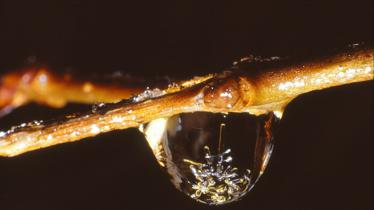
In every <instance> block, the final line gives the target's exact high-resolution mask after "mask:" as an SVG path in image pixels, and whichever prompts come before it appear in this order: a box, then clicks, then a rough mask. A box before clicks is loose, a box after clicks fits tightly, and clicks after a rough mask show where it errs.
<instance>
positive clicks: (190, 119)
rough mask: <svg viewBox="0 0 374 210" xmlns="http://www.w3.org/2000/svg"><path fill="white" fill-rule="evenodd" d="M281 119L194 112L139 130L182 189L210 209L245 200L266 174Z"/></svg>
mask: <svg viewBox="0 0 374 210" xmlns="http://www.w3.org/2000/svg"><path fill="white" fill-rule="evenodd" d="M278 122H279V118H277V117H276V115H274V114H273V113H268V114H265V115H261V116H254V115H250V114H248V113H230V114H227V115H223V114H219V113H218V114H217V113H209V112H195V113H186V114H179V115H175V116H173V117H170V118H168V119H164V118H162V119H157V120H154V121H151V122H150V123H148V124H145V125H142V126H141V127H140V130H141V131H142V132H143V133H144V134H145V137H146V139H147V141H148V143H149V145H150V147H151V149H152V151H153V153H154V155H155V157H156V159H157V161H158V163H159V164H160V165H161V167H163V168H164V170H165V171H166V172H167V173H168V175H169V176H170V179H171V182H172V183H173V184H174V185H175V187H176V188H177V189H179V190H180V191H182V192H184V193H186V194H187V195H188V196H190V197H191V198H193V199H195V200H197V201H199V202H202V203H206V204H210V205H219V204H225V203H229V202H232V201H235V200H238V199H240V198H241V197H242V196H244V195H245V194H246V193H248V192H249V190H251V189H252V187H253V186H254V184H255V183H256V182H257V180H258V179H259V178H260V176H261V175H262V173H263V172H264V170H265V168H266V165H267V163H268V161H269V158H270V156H271V152H272V149H273V132H274V128H275V127H276V125H277V124H278Z"/></svg>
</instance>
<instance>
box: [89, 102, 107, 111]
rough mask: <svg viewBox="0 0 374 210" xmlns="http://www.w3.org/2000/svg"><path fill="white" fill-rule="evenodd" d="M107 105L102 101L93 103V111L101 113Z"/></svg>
mask: <svg viewBox="0 0 374 210" xmlns="http://www.w3.org/2000/svg"><path fill="white" fill-rule="evenodd" d="M105 106H106V104H105V103H102V102H100V103H95V104H93V105H92V109H91V111H92V113H101V112H102V111H103V110H104V108H105ZM102 114H103V113H102Z"/></svg>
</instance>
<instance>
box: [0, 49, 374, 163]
mask: <svg viewBox="0 0 374 210" xmlns="http://www.w3.org/2000/svg"><path fill="white" fill-rule="evenodd" d="M373 59H374V53H373V50H372V49H361V50H357V49H356V50H355V49H351V50H350V51H349V52H345V53H340V54H337V55H334V56H330V57H327V58H322V59H317V60H313V61H309V62H303V63H298V64H292V65H288V66H284V67H272V68H267V69H261V70H260V71H255V72H241V73H236V72H231V71H226V72H223V73H221V74H215V75H207V76H205V77H197V78H194V79H192V80H189V81H186V82H180V83H178V85H175V86H171V87H169V88H166V89H164V90H158V89H157V90H147V91H146V92H143V93H141V94H140V95H138V96H136V97H133V98H130V99H127V100H124V101H121V102H119V103H115V104H103V106H102V107H98V109H96V110H94V111H92V112H89V113H87V114H85V115H73V116H69V117H66V119H64V120H61V121H56V122H52V123H48V124H43V123H39V122H34V123H30V124H24V125H23V126H19V127H15V128H13V129H11V130H9V131H7V132H1V133H0V136H1V137H0V156H15V155H19V154H22V153H24V152H27V151H31V150H36V149H39V148H44V147H48V146H52V145H55V144H60V143H65V142H71V141H77V140H80V139H83V138H87V137H91V136H95V135H97V134H99V133H104V132H109V131H112V130H117V129H126V128H129V127H137V126H139V125H141V124H143V123H146V122H149V121H151V120H154V119H157V118H167V117H170V116H173V115H176V114H179V113H186V112H196V111H204V112H222V113H227V112H249V113H251V114H254V115H259V114H262V113H266V112H269V111H275V113H276V114H277V115H278V116H281V115H282V113H283V110H284V107H285V106H286V105H287V104H288V103H289V102H290V101H291V100H292V99H294V98H295V97H296V96H298V95H300V94H303V93H306V92H310V91H313V90H319V89H324V88H328V87H333V86H338V85H344V84H350V83H354V82H361V81H367V80H373V70H374V65H373ZM36 78H38V80H40V76H39V77H36ZM42 80H43V79H42ZM55 82H56V81H54V82H53V83H51V86H48V88H46V89H44V88H43V87H40V88H36V89H33V91H31V92H32V94H30V93H29V92H27V93H26V96H25V97H26V98H27V99H28V100H30V98H32V99H33V100H37V101H38V100H39V99H40V97H41V96H43V97H49V95H50V94H52V93H54V94H56V96H64V97H62V98H64V100H61V101H64V103H66V102H67V101H75V100H77V98H75V97H71V96H69V94H67V93H68V92H69V93H71V94H75V96H77V97H78V96H82V95H84V94H82V92H81V90H79V91H78V90H77V89H76V88H78V89H81V88H82V86H81V84H77V86H78V87H75V86H74V85H73V86H70V84H69V85H68V86H67V87H65V86H62V85H63V83H62V84H61V86H58V88H55V89H53V88H51V87H54V84H55ZM57 83H58V82H57ZM69 86H70V87H69ZM51 89H53V91H50V90H51ZM35 90H36V91H35ZM108 90H109V89H108ZM43 91H46V93H45V95H43V94H40V95H38V94H34V93H43ZM60 91H62V93H61V92H60ZM119 91H120V92H121V90H120V89H119ZM137 91H139V90H138V89H136V90H135V91H134V92H137ZM78 92H79V94H76V93H78ZM100 93H102V94H100ZM122 93H123V95H121V97H123V98H128V97H129V95H130V94H129V89H123V90H122ZM28 94H30V95H32V97H30V96H29V95H28ZM93 95H94V97H97V99H98V100H99V99H100V100H103V101H106V102H108V101H111V100H116V99H112V98H111V96H112V95H113V94H111V93H110V91H107V89H106V88H103V90H102V92H100V91H99V92H95V93H94V94H93ZM99 95H100V97H99ZM10 98H12V97H10ZM78 98H79V97H78ZM117 99H118V98H117ZM1 100H3V99H2V97H0V101H1ZM16 101H17V100H16ZM46 101H47V103H48V100H46ZM52 101H53V100H52ZM78 102H79V100H78ZM80 102H84V101H80ZM89 102H91V101H89ZM52 104H53V102H52Z"/></svg>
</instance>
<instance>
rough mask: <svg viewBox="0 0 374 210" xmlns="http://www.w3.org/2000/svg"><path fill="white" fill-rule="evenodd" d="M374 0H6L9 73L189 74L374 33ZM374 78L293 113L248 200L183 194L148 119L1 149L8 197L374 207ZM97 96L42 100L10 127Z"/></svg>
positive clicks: (311, 100) (3, 54)
mask: <svg viewBox="0 0 374 210" xmlns="http://www.w3.org/2000/svg"><path fill="white" fill-rule="evenodd" d="M373 9H374V5H373V1H371V0H355V1H341V0H339V1H338V0H336V1H326V0H319V1H305V2H304V1H292V0H286V1H238V2H237V1H232V2H229V1H226V2H225V3H222V2H220V1H209V2H208V1H176V2H164V1H162V2H158V1H149V2H145V1H138V2H137V3H133V2H132V3H130V2H126V1H118V2H115V1H79V0H76V1H71V0H67V1H47V0H45V1H41V0H34V1H20V0H2V1H0V71H1V72H6V71H11V70H12V69H15V68H18V67H22V66H24V65H25V64H26V63H27V60H28V58H29V57H30V56H34V58H36V60H37V62H39V63H41V64H46V65H48V66H50V67H51V68H53V69H55V70H56V71H61V72H63V71H67V70H69V71H73V72H79V73H80V74H83V75H92V74H96V75H106V74H111V73H112V72H115V71H118V70H121V71H123V72H127V73H131V74H133V75H137V76H146V77H154V76H164V75H170V76H173V77H188V76H191V75H195V74H205V73H207V72H217V71H221V70H222V69H224V68H225V67H227V66H230V65H231V63H232V61H234V60H236V59H238V58H240V57H243V56H245V55H248V54H256V55H282V56H288V55H295V54H299V53H303V54H306V55H307V53H308V52H309V51H313V52H321V53H323V52H324V51H325V50H326V49H330V48H334V47H337V46H344V45H347V44H351V43H356V42H362V41H364V42H371V41H372V38H373V35H374V34H373V20H374V19H373ZM372 95H373V83H372V82H366V83H360V84H354V85H349V86H343V87H337V88H332V89H329V90H324V91H319V92H312V93H308V94H306V95H303V96H301V97H299V98H297V99H296V100H294V101H293V102H292V103H291V104H290V105H289V106H288V107H287V110H286V112H285V115H284V118H283V120H282V124H281V126H280V129H279V132H278V135H277V137H276V146H275V151H274V154H273V157H272V160H271V161H270V164H269V167H268V169H267V171H266V173H265V174H264V176H263V177H262V179H261V180H260V181H259V183H258V184H257V185H256V186H255V188H254V190H253V191H252V192H250V193H249V194H248V195H247V196H246V197H245V198H243V200H242V201H239V202H235V203H232V204H229V205H226V206H221V207H209V206H206V205H202V204H199V203H196V202H194V201H193V200H191V199H189V198H188V197H186V196H185V195H183V194H182V193H179V192H178V191H177V190H175V189H174V187H173V186H172V185H171V184H170V183H169V181H168V179H167V177H166V176H165V175H164V174H163V172H162V171H161V170H160V168H159V167H158V165H157V163H156V161H155V159H154V158H153V157H152V153H151V150H150V149H149V148H148V147H147V145H146V142H145V140H144V138H143V137H142V135H141V134H140V133H139V132H138V131H137V130H135V129H128V130H125V131H116V132H112V133H108V134H103V135H100V136H98V137H96V138H90V139H89V140H85V141H81V142H76V143H69V144H64V145H59V146H55V147H51V148H47V149H43V150H40V151H36V152H31V153H27V154H24V155H21V156H17V157H14V158H10V159H8V158H0V209H4V210H8V209H10V210H13V209H38V210H42V209H48V210H49V209H54V210H60V209H196V210H197V209H214V208H217V209H253V210H255V209H256V210H257V209H290V210H309V209H374V201H373V197H374V189H373V187H374V186H373V165H374V164H373V149H374V148H373V131H372V127H373V108H372V107H373V96H372ZM88 108H89V107H87V106H80V105H69V106H68V107H67V108H65V109H62V110H53V109H49V108H46V107H43V106H40V105H36V104H31V105H28V106H26V107H22V108H19V109H18V110H16V111H15V112H13V113H12V114H10V115H8V116H6V117H5V118H2V119H0V127H1V128H9V127H10V126H11V125H14V124H19V123H21V122H24V121H28V120H33V119H49V118H53V117H56V116H59V115H63V114H64V113H69V112H73V111H84V110H87V109H88Z"/></svg>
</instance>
